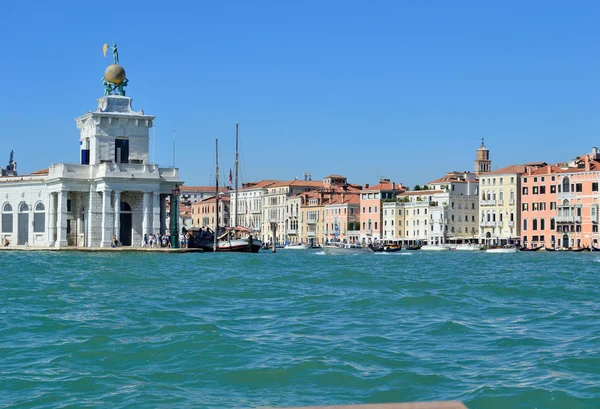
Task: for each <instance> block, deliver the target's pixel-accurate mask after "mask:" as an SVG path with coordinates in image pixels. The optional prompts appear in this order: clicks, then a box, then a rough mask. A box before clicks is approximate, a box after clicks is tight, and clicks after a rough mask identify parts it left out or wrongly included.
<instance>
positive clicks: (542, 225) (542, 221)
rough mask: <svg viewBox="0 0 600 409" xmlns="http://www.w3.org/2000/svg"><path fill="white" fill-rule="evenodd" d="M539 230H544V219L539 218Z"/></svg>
mask: <svg viewBox="0 0 600 409" xmlns="http://www.w3.org/2000/svg"><path fill="white" fill-rule="evenodd" d="M540 230H546V219H540Z"/></svg>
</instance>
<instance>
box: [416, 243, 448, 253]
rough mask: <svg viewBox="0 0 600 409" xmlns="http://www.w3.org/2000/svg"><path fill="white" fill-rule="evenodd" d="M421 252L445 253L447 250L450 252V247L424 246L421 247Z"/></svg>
mask: <svg viewBox="0 0 600 409" xmlns="http://www.w3.org/2000/svg"><path fill="white" fill-rule="evenodd" d="M421 250H423V251H447V250H450V247H446V246H436V245H428V244H426V245H424V246H422V247H421Z"/></svg>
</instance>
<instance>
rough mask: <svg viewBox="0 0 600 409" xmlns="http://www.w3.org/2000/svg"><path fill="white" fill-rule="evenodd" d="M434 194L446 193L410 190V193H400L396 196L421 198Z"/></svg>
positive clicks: (441, 191)
mask: <svg viewBox="0 0 600 409" xmlns="http://www.w3.org/2000/svg"><path fill="white" fill-rule="evenodd" d="M436 193H446V192H444V191H443V190H411V191H410V192H404V193H400V194H399V195H398V196H422V195H433V194H436Z"/></svg>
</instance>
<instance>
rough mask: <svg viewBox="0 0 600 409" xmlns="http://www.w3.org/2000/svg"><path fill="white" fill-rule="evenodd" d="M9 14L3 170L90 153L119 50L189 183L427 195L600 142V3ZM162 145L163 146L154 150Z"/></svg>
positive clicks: (58, 5)
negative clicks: (362, 188)
mask: <svg viewBox="0 0 600 409" xmlns="http://www.w3.org/2000/svg"><path fill="white" fill-rule="evenodd" d="M104 4H110V2H109V3H106V2H104V3H103V2H100V3H98V2H82V1H79V2H45V3H43V2H33V1H25V0H24V1H19V2H8V1H5V2H0V19H1V21H2V24H1V25H0V35H1V37H2V38H3V41H2V57H0V77H1V78H3V84H2V97H1V98H0V123H1V124H2V127H1V129H0V135H1V136H0V141H1V144H0V147H1V149H0V164H1V165H2V166H5V165H6V163H7V162H8V156H9V152H10V150H11V149H12V150H14V151H15V159H16V160H17V162H18V165H19V173H21V174H25V173H30V172H32V171H35V170H38V169H42V168H45V167H47V166H48V165H49V164H51V163H58V162H73V163H76V162H77V161H78V158H79V132H78V129H77V127H76V126H75V122H74V118H75V117H77V116H79V115H82V114H83V113H85V112H86V111H88V110H92V109H94V108H95V106H96V101H95V99H96V98H98V97H101V96H102V95H103V87H102V84H101V82H100V79H101V78H102V75H103V72H104V68H105V67H106V66H107V65H108V64H109V59H108V58H107V59H104V57H103V56H102V45H103V44H104V43H106V42H109V43H110V42H113V41H116V42H117V44H118V46H119V53H120V62H121V65H123V66H124V67H125V69H126V71H127V77H128V78H129V79H130V82H129V86H128V96H131V97H133V98H134V102H133V104H134V109H143V110H144V111H145V113H148V114H152V115H156V116H157V119H156V140H155V143H154V147H155V148H154V149H155V153H154V154H155V158H156V162H157V163H159V164H160V165H161V166H171V165H172V156H173V153H172V131H173V129H175V130H176V166H177V167H179V168H180V172H181V177H182V178H183V179H184V180H185V181H186V184H188V185H206V184H209V182H210V179H211V175H214V138H215V137H219V140H220V158H221V159H220V165H221V169H222V170H221V171H222V174H223V175H224V176H223V177H224V179H226V178H227V175H228V173H229V168H230V167H233V164H234V148H235V142H234V135H235V123H236V121H237V122H239V123H240V147H241V153H240V155H241V159H242V163H241V175H240V176H241V179H242V180H244V181H248V180H260V179H293V178H294V177H296V176H297V177H299V178H301V177H302V174H303V172H304V171H309V172H312V174H313V179H320V178H322V177H324V176H326V175H329V174H331V173H338V174H342V175H345V176H347V177H348V179H349V181H351V182H354V183H371V184H373V183H375V182H377V180H378V178H379V176H385V177H390V178H392V179H393V180H395V181H396V182H402V183H404V184H406V185H409V186H411V187H412V186H413V185H414V184H423V183H425V182H428V181H430V180H433V179H435V178H438V177H440V176H442V175H443V174H445V173H446V172H447V171H451V170H472V169H473V161H474V159H475V152H476V150H477V148H478V147H479V145H480V143H481V138H482V137H484V138H485V142H486V146H487V147H488V148H489V149H490V155H491V159H492V166H493V168H499V167H503V166H507V165H510V164H513V163H523V162H532V161H540V160H541V161H547V162H557V161H562V160H567V159H570V158H572V157H575V156H578V155H579V154H582V153H586V152H589V151H591V148H592V146H597V145H600V139H599V138H598V136H599V135H600V116H599V107H600V97H599V95H600V87H599V85H600V83H599V76H600V60H599V58H600V57H599V56H600V36H599V34H600V28H599V27H600V25H599V24H598V21H600V3H599V2H593V1H577V2H569V1H562V2H559V1H427V0H424V1H412V2H409V1H399V0H398V1H352V0H346V1H323V0H322V1H316V0H314V1H239V2H237V1H236V2H232V1H218V2H217V1H212V2H207V1H197V2H176V1H172V2H164V1H161V2H153V1H139V2H119V3H114V4H118V6H116V7H114V8H111V9H110V10H108V9H103V7H105V6H104ZM151 146H152V144H151Z"/></svg>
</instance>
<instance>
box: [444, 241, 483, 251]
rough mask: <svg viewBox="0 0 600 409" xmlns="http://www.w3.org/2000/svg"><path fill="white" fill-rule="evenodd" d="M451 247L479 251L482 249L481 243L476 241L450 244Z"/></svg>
mask: <svg viewBox="0 0 600 409" xmlns="http://www.w3.org/2000/svg"><path fill="white" fill-rule="evenodd" d="M450 249H451V250H458V251H479V250H481V245H479V244H475V243H460V244H457V245H455V246H450Z"/></svg>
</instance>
